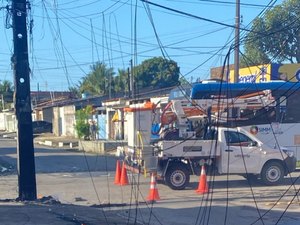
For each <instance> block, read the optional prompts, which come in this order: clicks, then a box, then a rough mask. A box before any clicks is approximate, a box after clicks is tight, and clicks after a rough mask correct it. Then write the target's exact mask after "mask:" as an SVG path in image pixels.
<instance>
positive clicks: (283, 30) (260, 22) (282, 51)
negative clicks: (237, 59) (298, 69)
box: [241, 0, 300, 66]
mask: <svg viewBox="0 0 300 225" xmlns="http://www.w3.org/2000/svg"><path fill="white" fill-rule="evenodd" d="M299 17H300V1H299V0H286V1H284V2H283V3H282V4H281V5H277V6H275V7H274V8H272V9H270V10H268V11H267V12H266V13H265V14H264V16H263V17H257V18H256V19H255V20H254V22H253V25H252V28H251V32H249V33H248V34H247V36H246V39H245V40H246V41H245V54H244V56H242V58H241V63H242V64H247V65H248V66H249V65H257V64H264V63H270V61H273V62H278V63H281V62H290V63H295V62H297V63H298V62H300V26H299V25H300V20H299V19H300V18H299Z"/></svg>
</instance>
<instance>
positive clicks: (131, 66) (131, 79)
mask: <svg viewBox="0 0 300 225" xmlns="http://www.w3.org/2000/svg"><path fill="white" fill-rule="evenodd" d="M130 72H131V73H130V91H131V94H130V95H131V98H134V97H135V93H134V92H135V90H134V72H133V62H132V59H131V60H130Z"/></svg>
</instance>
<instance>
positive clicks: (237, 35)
mask: <svg viewBox="0 0 300 225" xmlns="http://www.w3.org/2000/svg"><path fill="white" fill-rule="evenodd" d="M240 18H241V16H240V0H236V11H235V45H234V80H233V82H234V83H237V82H238V80H239V70H240Z"/></svg>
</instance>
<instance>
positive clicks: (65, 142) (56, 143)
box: [33, 133, 79, 148]
mask: <svg viewBox="0 0 300 225" xmlns="http://www.w3.org/2000/svg"><path fill="white" fill-rule="evenodd" d="M33 141H34V143H35V144H40V145H46V146H50V147H58V148H78V142H79V140H78V139H77V138H74V137H67V136H59V137H57V136H54V135H53V134H52V133H43V134H39V135H34V139H33Z"/></svg>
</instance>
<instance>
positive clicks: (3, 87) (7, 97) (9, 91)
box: [0, 80, 14, 110]
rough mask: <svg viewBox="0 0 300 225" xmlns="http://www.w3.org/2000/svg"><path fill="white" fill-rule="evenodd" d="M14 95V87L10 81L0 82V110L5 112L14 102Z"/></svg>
mask: <svg viewBox="0 0 300 225" xmlns="http://www.w3.org/2000/svg"><path fill="white" fill-rule="evenodd" d="M13 93H14V87H13V84H12V82H10V81H8V80H3V81H1V82H0V99H1V105H0V108H1V109H2V110H3V107H4V108H7V104H8V103H11V102H13Z"/></svg>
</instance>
